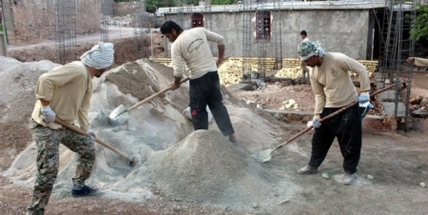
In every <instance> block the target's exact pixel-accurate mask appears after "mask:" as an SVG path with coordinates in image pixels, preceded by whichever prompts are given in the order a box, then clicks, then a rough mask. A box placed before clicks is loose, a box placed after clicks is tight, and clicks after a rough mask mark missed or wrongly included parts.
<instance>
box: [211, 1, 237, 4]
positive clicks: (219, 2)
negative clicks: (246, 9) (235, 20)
mask: <svg viewBox="0 0 428 215" xmlns="http://www.w3.org/2000/svg"><path fill="white" fill-rule="evenodd" d="M236 2H237V1H235V0H212V1H211V4H213V5H226V4H235V3H236Z"/></svg>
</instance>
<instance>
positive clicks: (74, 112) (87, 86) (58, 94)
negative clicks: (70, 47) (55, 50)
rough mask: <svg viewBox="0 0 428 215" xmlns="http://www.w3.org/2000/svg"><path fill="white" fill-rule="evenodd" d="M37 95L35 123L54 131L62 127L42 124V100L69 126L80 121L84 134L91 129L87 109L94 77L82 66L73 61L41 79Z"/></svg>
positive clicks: (33, 115) (80, 63)
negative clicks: (48, 103)
mask: <svg viewBox="0 0 428 215" xmlns="http://www.w3.org/2000/svg"><path fill="white" fill-rule="evenodd" d="M35 92H36V98H37V102H36V105H35V106H34V110H33V114H32V116H31V117H32V118H33V120H34V121H36V122H37V123H39V124H41V125H43V126H47V127H49V128H52V129H58V128H61V127H62V126H61V125H59V124H56V123H53V122H52V123H46V122H44V121H43V119H42V114H41V112H40V110H41V108H42V104H41V102H40V99H43V100H46V101H49V102H50V107H51V108H52V110H53V111H54V112H55V113H56V117H58V118H60V119H62V120H64V121H65V122H68V123H73V122H74V121H75V120H76V119H77V120H78V122H79V125H80V128H81V129H82V130H84V131H87V130H88V129H89V121H88V109H89V103H90V100H91V96H92V76H91V74H90V73H89V71H88V70H87V67H86V66H85V65H84V64H83V63H82V62H80V61H74V62H72V63H69V64H66V65H64V66H59V67H56V68H54V69H52V70H50V71H48V72H46V73H44V74H43V75H41V76H40V77H39V80H38V82H37V86H36V90H35Z"/></svg>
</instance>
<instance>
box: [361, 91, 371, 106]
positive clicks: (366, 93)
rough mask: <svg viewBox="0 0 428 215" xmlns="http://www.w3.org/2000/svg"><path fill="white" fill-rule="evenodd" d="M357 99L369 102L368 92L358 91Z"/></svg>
mask: <svg viewBox="0 0 428 215" xmlns="http://www.w3.org/2000/svg"><path fill="white" fill-rule="evenodd" d="M358 100H359V101H360V103H366V102H369V101H370V95H369V92H363V93H360V96H359V97H358Z"/></svg>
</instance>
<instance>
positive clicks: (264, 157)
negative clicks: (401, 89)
mask: <svg viewBox="0 0 428 215" xmlns="http://www.w3.org/2000/svg"><path fill="white" fill-rule="evenodd" d="M394 86H395V84H393V85H390V86H388V87H385V88H383V89H380V90H378V91H376V92H374V93H373V94H372V95H371V96H375V95H377V94H379V93H382V92H385V91H387V90H389V89H391V88H393V87H394ZM358 103H359V102H358V101H355V102H353V103H352V104H350V105H348V106H345V107H343V108H341V109H339V110H337V111H335V112H334V113H332V114H330V115H328V116H326V117H324V118H322V119H321V120H320V121H319V122H320V123H323V122H325V121H326V120H328V119H330V118H333V117H335V116H337V115H338V114H340V113H342V112H344V111H345V110H348V109H349V108H351V107H353V106H355V105H357V104H358ZM312 128H313V126H310V127H308V128H306V129H305V130H303V131H301V132H299V133H297V134H296V135H294V136H292V137H291V138H290V139H288V140H287V141H285V142H283V143H281V144H279V145H278V146H277V147H275V148H273V149H265V150H262V151H259V152H256V153H254V154H253V155H252V156H253V157H255V158H256V159H258V160H260V161H261V162H263V163H264V162H267V161H270V159H271V158H272V152H274V151H275V150H277V149H280V148H282V147H283V146H285V145H287V144H289V143H291V142H292V141H293V140H295V139H297V138H298V137H300V136H302V135H303V134H305V133H306V132H308V131H310V130H311V129H312Z"/></svg>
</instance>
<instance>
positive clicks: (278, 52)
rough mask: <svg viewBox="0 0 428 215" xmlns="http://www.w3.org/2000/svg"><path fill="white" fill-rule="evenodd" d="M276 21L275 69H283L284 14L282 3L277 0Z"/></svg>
mask: <svg viewBox="0 0 428 215" xmlns="http://www.w3.org/2000/svg"><path fill="white" fill-rule="evenodd" d="M273 11H274V20H273V24H274V25H273V26H274V28H273V37H274V38H273V39H274V42H275V69H282V58H283V56H282V46H283V44H282V23H281V21H282V20H283V18H282V13H281V1H280V0H276V1H275V2H274V7H273Z"/></svg>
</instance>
